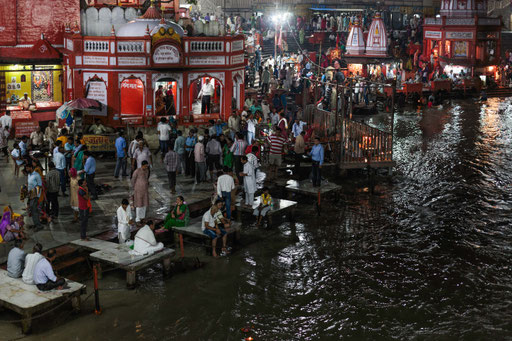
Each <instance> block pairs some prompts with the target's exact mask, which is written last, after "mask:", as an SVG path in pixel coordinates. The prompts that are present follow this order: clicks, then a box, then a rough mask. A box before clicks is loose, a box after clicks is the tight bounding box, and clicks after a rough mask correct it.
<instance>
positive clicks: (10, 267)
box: [7, 239, 27, 278]
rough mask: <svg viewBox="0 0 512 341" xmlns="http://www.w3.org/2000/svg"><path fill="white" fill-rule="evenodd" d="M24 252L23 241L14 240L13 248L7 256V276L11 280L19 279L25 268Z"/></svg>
mask: <svg viewBox="0 0 512 341" xmlns="http://www.w3.org/2000/svg"><path fill="white" fill-rule="evenodd" d="M26 256H27V255H26V253H25V251H23V240H22V239H15V240H14V247H13V248H12V249H11V251H9V255H8V256H7V275H8V276H9V277H12V278H20V277H21V275H22V274H23V267H24V266H25V257H26Z"/></svg>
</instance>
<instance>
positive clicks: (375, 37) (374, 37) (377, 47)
mask: <svg viewBox="0 0 512 341" xmlns="http://www.w3.org/2000/svg"><path fill="white" fill-rule="evenodd" d="M387 54H388V35H387V33H386V26H384V20H382V18H381V16H380V13H376V14H375V17H374V18H373V20H372V24H371V26H370V30H369V31H368V38H367V39H366V55H367V56H372V57H386V56H387Z"/></svg>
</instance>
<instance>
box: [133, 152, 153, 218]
mask: <svg viewBox="0 0 512 341" xmlns="http://www.w3.org/2000/svg"><path fill="white" fill-rule="evenodd" d="M148 178H149V164H148V162H147V161H146V160H144V161H142V164H141V167H140V168H137V169H136V170H135V172H133V176H132V180H131V182H132V187H133V205H134V206H135V222H137V223H138V222H140V221H141V220H142V219H144V218H146V209H147V207H148V206H149V181H148Z"/></svg>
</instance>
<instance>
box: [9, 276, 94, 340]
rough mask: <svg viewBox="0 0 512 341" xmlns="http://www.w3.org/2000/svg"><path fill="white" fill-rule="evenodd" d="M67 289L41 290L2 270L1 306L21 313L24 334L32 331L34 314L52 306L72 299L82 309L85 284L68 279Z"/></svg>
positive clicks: (74, 304)
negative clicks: (81, 299) (81, 303)
mask: <svg viewBox="0 0 512 341" xmlns="http://www.w3.org/2000/svg"><path fill="white" fill-rule="evenodd" d="M66 285H67V287H68V288H67V289H63V290H50V291H40V290H39V289H37V286H35V285H32V284H25V283H24V282H23V281H22V280H21V278H11V277H9V276H7V271H5V270H0V306H1V307H4V308H7V309H9V310H12V311H14V312H16V313H18V314H20V315H21V316H22V318H23V320H22V324H21V325H22V330H23V333H24V334H27V333H30V331H31V327H32V316H33V315H34V314H36V313H39V312H40V313H43V312H45V311H47V310H48V309H50V308H51V307H53V306H55V305H57V304H59V303H61V302H63V301H64V300H66V299H71V301H72V302H71V303H72V304H73V308H74V309H75V310H80V295H81V294H83V293H85V289H86V287H85V285H84V284H81V283H77V282H73V281H70V280H66Z"/></svg>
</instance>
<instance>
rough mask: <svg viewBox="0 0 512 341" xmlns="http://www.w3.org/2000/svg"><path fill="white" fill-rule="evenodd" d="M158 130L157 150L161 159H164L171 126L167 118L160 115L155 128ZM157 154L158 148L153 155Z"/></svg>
mask: <svg viewBox="0 0 512 341" xmlns="http://www.w3.org/2000/svg"><path fill="white" fill-rule="evenodd" d="M156 130H157V131H158V141H159V142H160V148H159V150H160V151H161V152H162V160H163V159H164V156H165V153H167V150H168V148H169V137H170V133H171V126H170V125H169V123H167V119H166V118H165V117H162V118H161V119H160V122H159V123H158V127H157V128H156ZM156 154H158V150H157V151H156V153H155V155H156Z"/></svg>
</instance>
